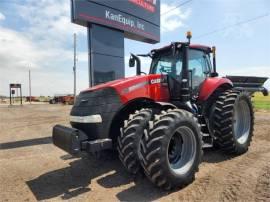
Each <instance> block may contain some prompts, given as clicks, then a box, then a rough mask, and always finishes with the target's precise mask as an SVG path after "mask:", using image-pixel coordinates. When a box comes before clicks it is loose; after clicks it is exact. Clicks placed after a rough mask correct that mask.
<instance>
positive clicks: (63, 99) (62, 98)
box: [49, 94, 74, 105]
mask: <svg viewBox="0 0 270 202" xmlns="http://www.w3.org/2000/svg"><path fill="white" fill-rule="evenodd" d="M49 103H50V104H68V105H73V104H74V96H73V95H70V94H65V95H55V96H54V97H53V98H51V99H50V100H49Z"/></svg>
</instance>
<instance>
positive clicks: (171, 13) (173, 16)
mask: <svg viewBox="0 0 270 202" xmlns="http://www.w3.org/2000/svg"><path fill="white" fill-rule="evenodd" d="M162 14H163V15H162ZM190 15H191V9H190V8H188V9H186V10H185V11H182V9H181V8H180V7H179V8H175V6H174V5H169V4H165V3H162V4H161V31H162V32H171V31H174V30H176V29H177V28H180V27H183V26H185V24H184V21H185V20H187V19H188V18H189V16H190Z"/></svg>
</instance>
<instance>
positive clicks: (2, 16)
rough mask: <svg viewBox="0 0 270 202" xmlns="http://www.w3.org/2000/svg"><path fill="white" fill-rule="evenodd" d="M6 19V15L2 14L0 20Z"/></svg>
mask: <svg viewBox="0 0 270 202" xmlns="http://www.w3.org/2000/svg"><path fill="white" fill-rule="evenodd" d="M5 19H6V17H5V15H4V14H3V13H1V12H0V20H5Z"/></svg>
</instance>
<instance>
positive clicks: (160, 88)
mask: <svg viewBox="0 0 270 202" xmlns="http://www.w3.org/2000/svg"><path fill="white" fill-rule="evenodd" d="M103 88H114V89H115V90H116V91H117V92H118V94H119V95H120V97H121V100H122V102H123V103H126V102H128V101H131V100H133V99H136V98H147V99H151V100H155V101H166V100H168V96H169V95H168V87H167V86H166V85H164V84H161V75H160V74H150V75H142V76H133V77H128V78H123V79H118V80H115V81H110V82H107V83H104V84H100V85H97V86H94V87H92V88H88V89H86V90H84V91H82V92H87V91H94V90H99V89H103Z"/></svg>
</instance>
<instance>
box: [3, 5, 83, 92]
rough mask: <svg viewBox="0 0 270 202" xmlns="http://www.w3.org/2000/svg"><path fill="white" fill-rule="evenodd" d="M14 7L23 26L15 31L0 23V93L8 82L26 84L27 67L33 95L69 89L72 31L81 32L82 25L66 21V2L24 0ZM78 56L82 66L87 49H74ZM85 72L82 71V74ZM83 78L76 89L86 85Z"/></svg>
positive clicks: (79, 64)
mask: <svg viewBox="0 0 270 202" xmlns="http://www.w3.org/2000/svg"><path fill="white" fill-rule="evenodd" d="M14 8H15V10H16V15H19V16H20V17H21V19H22V20H23V21H24V23H23V24H25V25H26V26H23V27H22V28H21V30H20V31H17V30H13V29H9V28H4V27H1V25H0V87H1V88H0V94H8V84H9V83H11V82H19V83H22V84H23V86H27V85H28V81H27V74H28V70H29V69H31V70H32V71H33V77H34V78H33V79H34V81H33V95H40V94H43V95H46V94H47V95H52V94H54V93H56V92H58V93H60V92H72V85H73V84H72V82H70V81H72V66H73V48H72V43H73V40H72V39H73V33H74V32H76V33H78V35H79V36H80V35H83V36H85V35H86V28H84V27H81V26H78V25H75V24H73V23H71V22H70V2H69V1H66V0H58V1H54V0H46V1H45V0H43V1H38V2H37V1H35V0H28V1H26V3H24V4H23V5H21V4H15V5H14V7H13V9H14ZM0 17H1V13H0ZM78 60H79V62H78V69H81V70H82V68H81V65H82V62H86V61H87V53H85V52H78ZM86 66H87V63H86ZM63 69H66V70H65V71H64V72H63ZM69 69H70V70H69ZM85 69H86V70H87V68H85ZM80 74H81V72H78V76H79V75H80ZM85 75H87V73H86V72H83V75H82V77H86V76H85ZM85 81H87V78H84V80H83V81H80V83H78V89H82V88H85V87H87V83H86V82H85ZM26 89H27V88H26V87H24V94H25V95H27V93H28V90H26Z"/></svg>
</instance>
